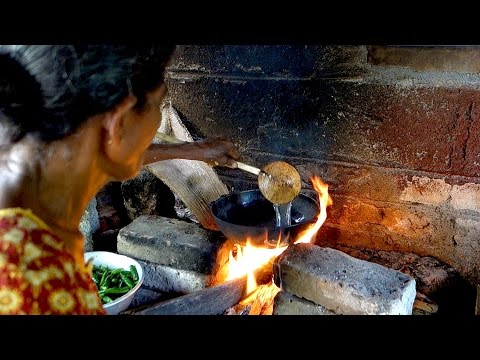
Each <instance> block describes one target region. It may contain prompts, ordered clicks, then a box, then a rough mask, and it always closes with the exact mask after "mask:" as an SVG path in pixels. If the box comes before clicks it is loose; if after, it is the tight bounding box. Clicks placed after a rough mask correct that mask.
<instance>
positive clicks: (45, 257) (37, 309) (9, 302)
mask: <svg viewBox="0 0 480 360" xmlns="http://www.w3.org/2000/svg"><path fill="white" fill-rule="evenodd" d="M0 289H2V291H0V298H1V299H2V301H0V314H21V313H23V314H104V310H103V308H102V306H101V303H100V300H99V298H98V294H97V289H96V287H95V284H94V283H93V281H92V280H91V276H90V273H89V272H88V271H87V269H86V267H85V266H79V265H78V264H76V262H75V261H74V259H73V257H72V256H71V255H70V253H68V252H67V251H66V250H65V249H64V247H63V242H62V241H61V240H60V239H59V238H58V237H57V236H56V235H55V234H53V233H52V232H51V230H50V229H49V228H48V226H47V225H45V223H44V222H43V221H42V220H41V219H40V218H38V217H37V216H36V215H34V214H33V213H31V211H29V210H25V209H18V208H17V209H1V210H0Z"/></svg>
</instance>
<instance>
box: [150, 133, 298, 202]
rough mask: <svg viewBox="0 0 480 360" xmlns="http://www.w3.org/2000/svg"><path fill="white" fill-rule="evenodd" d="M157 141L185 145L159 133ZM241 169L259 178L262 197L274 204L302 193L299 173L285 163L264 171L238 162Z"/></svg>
mask: <svg viewBox="0 0 480 360" xmlns="http://www.w3.org/2000/svg"><path fill="white" fill-rule="evenodd" d="M155 138H156V139H157V140H160V141H162V142H167V143H177V144H178V143H184V142H185V141H182V140H179V139H177V138H175V137H173V136H169V135H166V134H163V133H160V132H158V133H157V134H156V135H155ZM236 165H237V167H238V168H239V169H241V170H244V171H247V172H249V173H251V174H254V175H257V176H258V188H259V190H260V192H261V193H262V195H263V196H264V197H265V199H267V200H268V201H270V202H272V203H273V204H279V205H281V204H288V203H289V202H291V201H292V200H293V199H295V198H296V197H297V196H298V194H299V193H300V190H301V187H302V181H301V178H300V174H299V173H298V171H297V170H296V169H295V168H294V167H293V166H292V165H290V164H288V163H286V162H284V161H274V162H271V163H268V164H267V165H265V166H264V167H263V168H262V169H259V168H257V167H254V166H251V165H248V164H245V163H243V162H240V161H237V162H236Z"/></svg>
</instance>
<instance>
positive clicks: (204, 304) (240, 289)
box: [122, 277, 246, 315]
mask: <svg viewBox="0 0 480 360" xmlns="http://www.w3.org/2000/svg"><path fill="white" fill-rule="evenodd" d="M245 285H246V277H243V278H240V279H235V280H230V281H227V282H225V283H223V284H220V285H216V286H212V287H208V288H205V289H202V290H199V291H196V292H194V293H191V294H187V295H183V296H179V297H176V298H174V299H171V300H167V301H163V302H159V303H156V304H154V305H151V306H148V307H146V308H142V309H141V310H136V309H133V310H129V311H124V312H123V313H122V314H124V315H220V314H222V313H223V312H224V311H225V310H227V309H228V308H230V307H232V306H233V305H235V304H237V303H238V302H239V301H240V300H241V299H242V297H243V295H244V291H245Z"/></svg>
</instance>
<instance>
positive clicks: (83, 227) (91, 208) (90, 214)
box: [79, 198, 100, 251]
mask: <svg viewBox="0 0 480 360" xmlns="http://www.w3.org/2000/svg"><path fill="white" fill-rule="evenodd" d="M99 228H100V221H99V219H98V212H97V199H96V198H93V200H92V201H90V203H89V204H88V206H87V209H86V210H85V212H84V213H83V215H82V218H81V219H80V225H79V230H80V232H81V233H82V235H83V237H84V239H85V242H84V246H83V248H84V251H93V234H94V233H95V232H96V231H97V230H98V229H99Z"/></svg>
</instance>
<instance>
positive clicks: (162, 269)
mask: <svg viewBox="0 0 480 360" xmlns="http://www.w3.org/2000/svg"><path fill="white" fill-rule="evenodd" d="M139 263H140V264H141V265H142V267H143V271H144V279H143V286H145V287H147V288H150V289H152V290H154V291H159V292H164V293H176V294H190V293H193V292H195V291H198V290H201V289H204V288H206V287H207V286H208V285H209V284H210V280H211V279H210V276H208V275H205V274H201V273H198V272H195V271H188V270H181V269H175V268H172V267H169V266H164V265H157V264H153V263H151V262H147V261H142V260H139Z"/></svg>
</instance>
